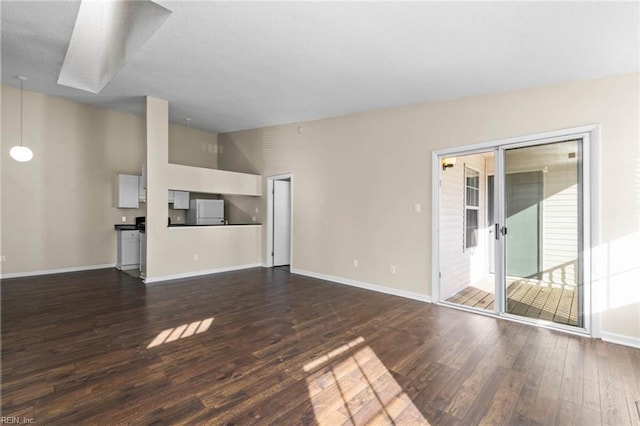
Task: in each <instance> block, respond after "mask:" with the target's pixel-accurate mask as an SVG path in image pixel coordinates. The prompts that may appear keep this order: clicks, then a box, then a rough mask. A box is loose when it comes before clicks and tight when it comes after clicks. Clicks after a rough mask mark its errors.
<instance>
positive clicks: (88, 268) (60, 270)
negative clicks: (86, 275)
mask: <svg viewBox="0 0 640 426" xmlns="http://www.w3.org/2000/svg"><path fill="white" fill-rule="evenodd" d="M115 266H116V264H115V263H104V264H102V265H87V266H72V267H70V268H58V269H45V270H42V271H29V272H10V273H8V274H2V275H0V279H3V280H6V279H9V278H22V277H34V276H37V275H50V274H64V273H66V272H80V271H92V270H94V269H107V268H115Z"/></svg>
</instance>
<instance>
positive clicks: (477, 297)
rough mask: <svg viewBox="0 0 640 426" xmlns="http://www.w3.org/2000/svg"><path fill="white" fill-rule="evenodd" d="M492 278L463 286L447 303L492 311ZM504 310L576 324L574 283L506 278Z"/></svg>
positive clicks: (576, 312) (576, 302)
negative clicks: (562, 283)
mask: <svg viewBox="0 0 640 426" xmlns="http://www.w3.org/2000/svg"><path fill="white" fill-rule="evenodd" d="M493 291H494V290H493V277H487V278H486V279H485V280H483V281H482V282H480V283H477V284H475V285H473V286H468V287H465V288H464V289H463V290H461V291H460V292H458V293H456V294H455V295H453V296H451V297H450V298H448V299H447V302H452V303H457V304H460V305H464V306H470V307H474V308H477V309H484V310H488V311H493V309H494V294H493ZM507 312H509V313H511V314H514V315H520V316H524V317H527V318H538V319H543V320H547V321H552V322H555V323H557V324H566V325H578V297H577V293H576V291H575V287H574V286H568V285H557V284H553V283H548V282H545V281H540V280H536V279H531V278H509V279H508V287H507Z"/></svg>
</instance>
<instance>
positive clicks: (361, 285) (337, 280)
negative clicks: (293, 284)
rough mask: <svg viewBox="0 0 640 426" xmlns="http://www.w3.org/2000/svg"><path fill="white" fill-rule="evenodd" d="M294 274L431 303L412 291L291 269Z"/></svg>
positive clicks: (425, 296) (424, 295)
mask: <svg viewBox="0 0 640 426" xmlns="http://www.w3.org/2000/svg"><path fill="white" fill-rule="evenodd" d="M291 273H292V274H298V275H304V276H305V277H311V278H317V279H319V280H325V281H331V282H334V283H337V284H344V285H349V286H351V287H358V288H362V289H365V290H371V291H375V292H378V293H384V294H390V295H392V296H400V297H404V298H406V299H413V300H418V301H420V302H426V303H431V297H429V296H427V295H426V294H420V293H414V292H412V291H406V290H399V289H396V288H390V287H384V286H381V285H377V284H370V283H365V282H362V281H356V280H352V279H349V278H342V277H336V276H333V275H325V274H319V273H317V272H310V271H303V270H301V269H294V268H291Z"/></svg>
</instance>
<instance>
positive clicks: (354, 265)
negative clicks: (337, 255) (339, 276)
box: [353, 259, 358, 268]
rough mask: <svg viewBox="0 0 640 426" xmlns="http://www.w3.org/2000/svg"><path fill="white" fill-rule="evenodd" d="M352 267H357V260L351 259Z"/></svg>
mask: <svg viewBox="0 0 640 426" xmlns="http://www.w3.org/2000/svg"><path fill="white" fill-rule="evenodd" d="M353 267H354V268H357V267H358V259H353Z"/></svg>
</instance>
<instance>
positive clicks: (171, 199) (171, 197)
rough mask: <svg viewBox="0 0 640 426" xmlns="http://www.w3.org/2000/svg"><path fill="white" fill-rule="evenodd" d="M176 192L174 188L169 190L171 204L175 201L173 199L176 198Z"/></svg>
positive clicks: (168, 196)
mask: <svg viewBox="0 0 640 426" xmlns="http://www.w3.org/2000/svg"><path fill="white" fill-rule="evenodd" d="M175 193H176V191H174V190H172V189H170V190H169V192H168V194H167V198H168V200H169V204H172V203H173V199H174V198H175Z"/></svg>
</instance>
